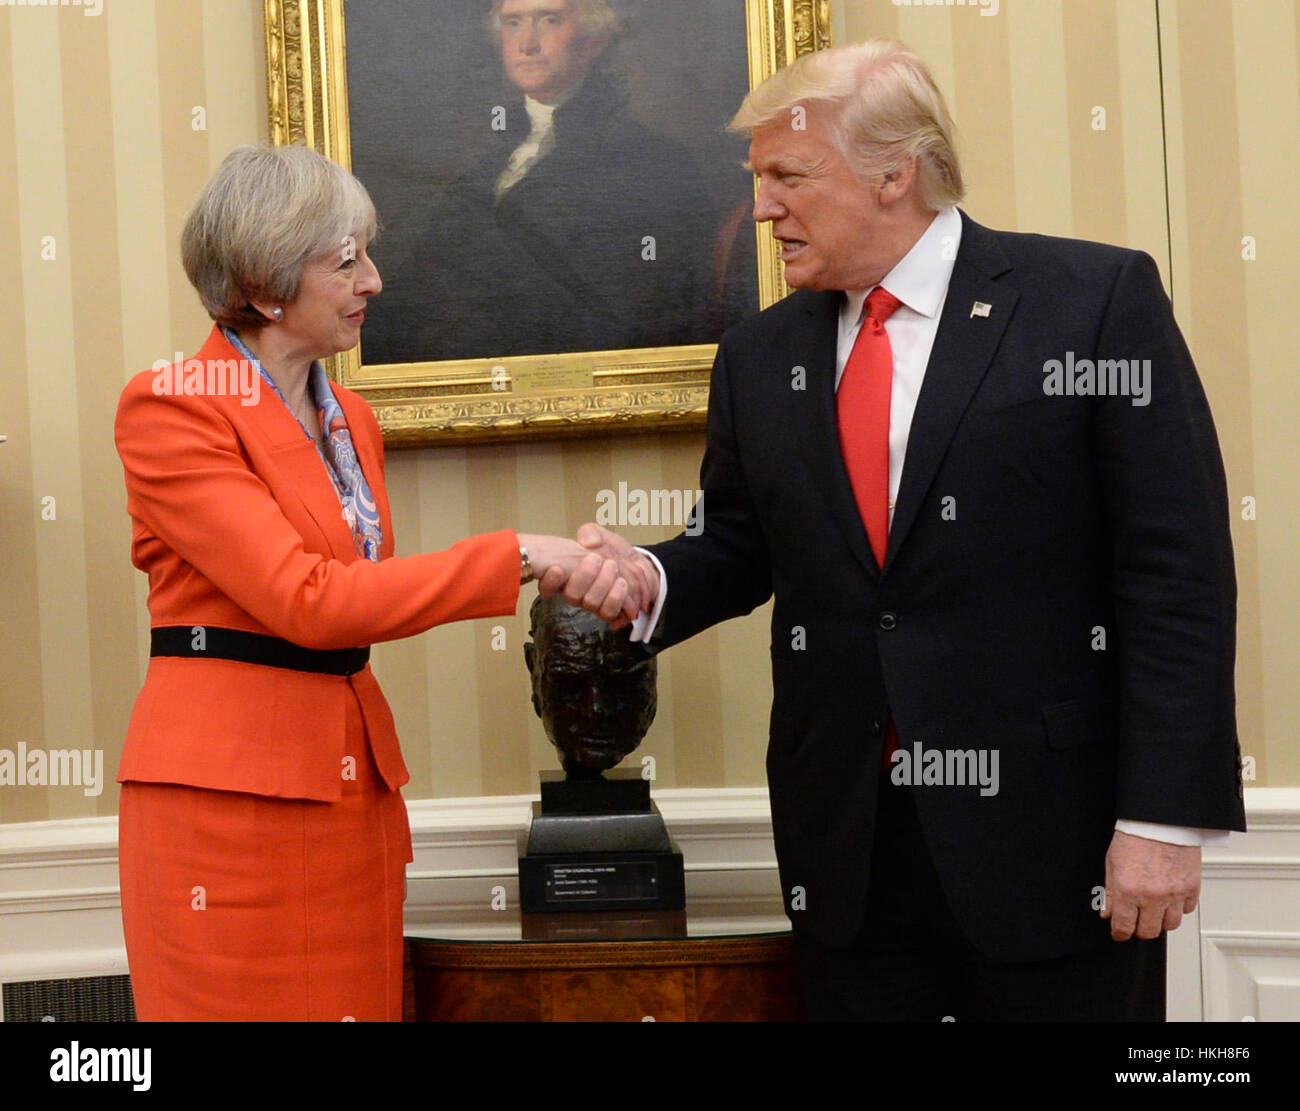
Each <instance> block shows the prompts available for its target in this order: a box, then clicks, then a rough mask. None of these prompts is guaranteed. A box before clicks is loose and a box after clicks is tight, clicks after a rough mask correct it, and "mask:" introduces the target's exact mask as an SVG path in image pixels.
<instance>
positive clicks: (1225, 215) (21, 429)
mask: <svg viewBox="0 0 1300 1111" xmlns="http://www.w3.org/2000/svg"><path fill="white" fill-rule="evenodd" d="M832 6H833V11H834V21H835V22H834V30H835V40H836V41H837V42H842V41H846V37H847V38H859V37H865V36H869V35H873V34H875V35H886V36H897V37H901V38H904V39H905V40H907V41H909V42H911V43H912V44H913V45H915V46H916V47H917V48H918V49H920V50H921V51H922V53H923V54H924V55H925V56H926V57H928V58H929V59H930V60H931V62H932V64H933V66H934V68H935V71H936V74H937V76H938V78H939V80H940V83H941V84H942V85H943V87H944V89H945V90H946V91H947V92H948V93H949V95H950V98H951V105H952V108H953V111H954V114H955V116H956V118H957V121H958V125H959V128H960V138H961V143H962V151H963V155H964V159H965V165H966V169H967V175H968V180H969V183H970V196H969V198H968V201H967V203H966V207H967V209H968V210H969V211H970V213H971V215H972V216H974V217H975V218H976V219H978V220H980V221H981V222H984V223H987V224H991V225H992V226H995V227H1004V228H1020V229H1023V230H1033V231H1040V232H1046V233H1051V234H1060V235H1075V236H1081V237H1085V238H1096V239H1103V240H1107V241H1111V242H1116V243H1124V244H1129V245H1133V246H1137V247H1141V248H1142V249H1144V250H1147V251H1149V252H1150V253H1151V254H1153V255H1154V256H1155V257H1156V259H1157V261H1158V262H1159V263H1160V264H1161V268H1162V272H1163V273H1164V275H1165V279H1166V282H1167V284H1169V285H1170V287H1171V288H1172V291H1173V296H1174V301H1175V309H1176V311H1177V313H1178V316H1179V320H1180V322H1181V323H1182V326H1183V328H1184V331H1185V333H1186V335H1187V338H1188V341H1189V344H1190V345H1191V347H1192V350H1193V353H1194V354H1195V356H1196V358H1197V364H1198V366H1199V367H1200V369H1201V373H1202V376H1203V378H1204V380H1205V383H1206V388H1207V390H1208V392H1209V394H1210V398H1211V403H1212V405H1213V407H1214V411H1215V414H1216V418H1217V422H1218V426H1219V431H1220V436H1221V439H1222V441H1223V447H1224V453H1225V457H1226V460H1227V466H1228V472H1229V483H1230V488H1231V494H1232V498H1233V501H1234V504H1235V505H1240V502H1241V499H1242V498H1243V497H1247V496H1250V497H1254V498H1255V499H1256V500H1257V505H1258V519H1257V520H1254V521H1246V520H1241V519H1240V518H1238V519H1237V520H1235V521H1234V536H1235V540H1236V548H1237V558H1238V577H1239V581H1240V594H1241V604H1240V617H1241V621H1240V642H1239V665H1238V690H1239V700H1240V723H1241V731H1242V744H1243V750H1244V751H1245V752H1246V753H1247V754H1250V755H1253V756H1255V757H1256V759H1257V761H1258V765H1259V780H1258V782H1259V783H1261V784H1266V785H1271V786H1284V785H1291V784H1297V783H1300V752H1298V751H1297V747H1296V746H1295V745H1294V744H1293V743H1292V739H1293V737H1294V736H1295V734H1296V727H1297V725H1300V696H1298V695H1297V693H1296V684H1295V683H1293V682H1291V681H1290V676H1289V675H1288V674H1287V671H1286V668H1287V665H1288V664H1289V663H1290V661H1291V659H1292V658H1293V657H1294V656H1296V655H1297V646H1298V644H1300V634H1298V633H1297V631H1296V630H1297V625H1298V624H1300V622H1297V620H1296V618H1297V616H1298V611H1300V606H1298V605H1297V594H1298V593H1300V592H1298V591H1297V588H1296V587H1295V586H1294V585H1293V584H1292V583H1291V581H1290V579H1291V576H1290V575H1289V573H1288V572H1289V568H1290V563H1291V553H1292V552H1294V551H1295V550H1296V549H1297V541H1300V536H1298V535H1297V525H1296V519H1295V515H1294V513H1293V512H1291V511H1290V505H1291V502H1292V501H1293V499H1294V497H1295V494H1296V491H1297V481H1296V477H1295V475H1296V468H1295V467H1294V465H1292V464H1291V459H1290V458H1289V456H1290V441H1289V438H1288V436H1287V433H1288V431H1289V430H1290V429H1291V428H1294V427H1295V426H1296V420H1295V418H1296V416H1297V415H1298V414H1297V412H1296V410H1297V401H1296V397H1297V391H1296V388H1295V387H1294V385H1293V384H1292V377H1293V372H1292V361H1291V360H1290V359H1289V358H1288V356H1289V354H1290V351H1289V347H1288V346H1287V344H1286V341H1287V339H1288V338H1289V337H1288V336H1286V335H1284V331H1283V329H1284V327H1286V324H1287V322H1288V308H1289V305H1287V304H1284V300H1283V299H1284V298H1289V295H1291V294H1292V293H1293V291H1294V288H1295V281H1294V278H1293V277H1292V276H1291V272H1290V270H1284V267H1286V266H1287V263H1288V256H1287V248H1288V246H1289V245H1290V244H1293V243H1295V242H1297V241H1300V204H1298V203H1297V188H1298V187H1297V182H1298V181H1300V165H1297V162H1298V161H1300V94H1298V88H1297V72H1298V67H1297V58H1298V55H1300V50H1298V46H1297V42H1298V39H1297V35H1298V31H1300V4H1297V3H1296V2H1295V0H1290V2H1284V0H1235V2H1233V0H1161V2H1160V3H1159V4H1158V5H1157V4H1156V3H1155V2H1154V0H1153V2H1146V0H1001V3H1000V5H999V10H998V14H997V15H995V16H982V15H981V14H980V9H979V8H978V7H970V8H968V7H923V6H919V5H918V6H911V5H895V4H894V3H892V2H890V0H842V2H838V3H834V4H833V5H832ZM103 7H104V14H103V15H102V16H99V17H87V16H86V15H84V14H83V12H82V11H81V9H79V8H75V7H74V8H61V9H58V10H53V9H43V8H35V9H15V8H11V7H8V6H2V7H0V152H3V154H4V155H5V157H0V229H3V232H4V235H5V241H6V242H7V243H8V244H10V245H11V246H12V251H11V253H10V254H9V256H8V260H7V261H8V265H6V266H4V267H0V304H3V305H5V306H7V307H8V310H9V311H8V313H7V315H6V317H5V325H4V329H3V334H4V340H5V346H6V349H7V350H8V351H9V352H10V353H11V354H10V357H9V358H8V359H7V360H6V362H5V364H4V366H3V368H0V381H2V382H3V387H4V388H3V391H2V392H0V399H2V400H0V434H5V435H7V436H8V437H9V442H8V443H5V444H3V445H0V521H3V525H0V561H2V565H3V566H4V567H5V569H6V572H7V574H6V578H5V581H4V585H3V588H0V590H2V593H0V644H3V645H4V662H5V667H4V673H3V674H4V677H3V680H0V748H9V749H13V748H15V747H16V745H17V744H18V742H20V741H25V742H26V743H27V744H28V745H29V746H33V745H45V746H47V747H50V748H60V747H63V748H70V747H78V748H81V747H88V746H92V745H93V746H95V747H96V748H99V749H102V751H103V752H104V763H105V768H106V772H107V775H108V777H109V778H110V779H111V777H112V774H113V772H114V770H115V769H116V765H117V759H118V755H119V753H120V746H121V737H122V734H123V732H124V729H125V724H126V720H127V717H128V715H129V712H130V707H131V703H132V701H133V699H134V696H135V693H136V691H137V690H138V688H139V684H140V682H141V680H142V676H143V672H144V664H145V655H146V652H147V628H148V621H147V615H146V613H145V610H144V589H143V588H144V583H143V576H141V575H139V574H138V573H137V572H135V571H134V570H133V569H132V568H131V567H130V565H129V561H128V554H127V547H128V540H129V528H128V524H127V519H126V516H125V512H124V496H123V493H122V481H121V470H120V464H119V462H118V460H117V457H116V454H115V452H114V450H113V445H112V429H111V425H112V414H113V410H114V406H115V402H116V397H117V393H118V391H119V390H120V388H121V385H122V383H123V382H124V381H125V380H126V378H127V377H128V376H129V375H130V374H131V373H134V372H135V371H137V370H140V369H143V368H146V367H148V366H149V365H150V364H152V363H153V361H154V360H155V359H159V358H164V357H168V358H169V357H171V356H172V355H173V353H174V352H176V351H183V352H186V353H189V352H192V351H193V350H194V349H195V347H196V346H197V344H198V343H199V341H200V340H201V339H202V337H203V336H204V335H205V334H206V331H207V327H208V325H207V321H206V318H205V316H204V314H203V313H202V311H201V309H200V308H199V306H198V303H197V301H196V299H195V298H194V296H193V294H192V292H191V291H190V289H189V287H188V284H187V283H186V281H185V278H184V275H183V273H182V272H181V269H180V265H179V261H178V259H177V257H176V256H177V251H176V242H177V236H178V233H179V227H180V223H181V221H182V220H183V218H184V215H185V212H186V210H187V208H188V206H189V204H190V203H191V202H192V200H193V199H194V197H195V195H196V194H197V192H198V190H199V188H200V187H201V185H202V183H203V181H204V180H205V179H206V177H207V175H208V174H209V173H210V171H211V169H212V167H213V166H215V164H216V163H217V162H218V161H219V160H220V158H221V157H222V155H223V154H224V153H225V152H226V151H227V150H228V149H229V148H230V147H231V146H233V145H235V144H236V143H238V142H241V141H247V140H249V139H256V138H260V137H262V136H263V135H264V134H265V126H266V125H265V121H264V110H263V103H264V96H265V78H264V74H263V54H262V50H263V47H262V38H261V4H260V3H259V2H258V0H156V2H152V3H151V2H149V0H103ZM1096 107H1102V108H1104V109H1105V110H1106V127H1105V130H1095V129H1094V127H1093V119H1094V115H1093V110H1094V108H1096ZM196 108H202V109H203V111H204V113H205V115H206V119H205V121H204V122H205V129H203V130H196V129H195V127H194V126H193V123H194V118H195V109H196ZM1245 235H1253V236H1254V237H1255V241H1256V244H1257V246H1256V250H1257V256H1258V257H1257V259H1256V260H1255V261H1249V262H1247V261H1244V260H1243V259H1242V257H1241V254H1242V247H1241V240H1242V237H1243V236H1245ZM46 236H52V237H53V245H54V253H55V257H54V258H53V259H52V260H46V259H44V258H43V257H42V251H43V248H44V247H45V246H46V245H47V242H48V241H46V240H45V239H44V237H46ZM702 447H703V439H702V437H701V436H700V435H698V434H680V435H663V436H648V437H635V438H627V437H623V438H610V439H601V440H592V441H586V442H575V443H568V444H530V445H522V446H518V447H507V446H503V447H490V446H487V447H465V448H456V449H429V450H419V451H407V452H394V453H391V454H390V456H389V471H388V476H389V477H388V484H389V492H390V495H391V496H392V499H393V503H394V514H395V518H396V529H397V533H398V546H399V552H408V553H409V552H414V551H418V550H423V549H429V548H439V547H444V546H446V545H447V544H450V543H452V542H453V541H454V540H456V539H457V538H459V537H461V536H464V535H466V534H468V533H471V532H477V531H482V530H487V529H492V528H497V527H501V526H503V525H513V526H516V527H518V528H520V529H522V530H527V531H561V532H570V531H572V529H574V528H575V527H576V526H577V525H578V524H580V523H581V522H582V521H583V520H586V519H588V518H590V517H591V516H592V514H593V512H594V508H595V504H596V493H597V491H599V490H600V489H602V488H614V487H615V486H616V485H617V483H618V482H619V481H620V480H621V481H626V482H627V483H628V484H629V485H631V486H634V487H642V488H656V487H667V488H673V489H683V488H689V489H693V488H694V486H695V484H696V472H697V469H698V463H699V457H700V454H701V451H702ZM45 497H53V498H54V499H55V503H54V513H55V516H54V519H53V520H44V519H42V499H43V498H45ZM628 534H629V535H630V536H631V538H632V539H633V540H635V541H638V542H645V541H649V540H653V539H657V538H659V537H661V536H663V535H666V531H665V530H659V529H650V528H644V529H629V530H628ZM526 621H527V616H526V606H525V607H522V608H521V613H520V615H518V616H517V617H515V618H512V619H509V620H505V621H483V622H470V623H464V624H460V625H453V626H448V627H444V628H441V629H435V630H433V631H431V632H430V633H428V634H425V635H424V636H421V637H416V638H413V639H412V640H409V641H405V642H401V643H399V644H392V645H381V646H378V647H377V648H376V650H375V667H376V671H377V672H378V673H379V674H380V677H381V679H382V681H383V683H384V685H385V689H386V690H387V692H388V695H389V698H390V701H391V702H392V703H393V706H394V710H395V712H396V714H397V718H398V724H399V728H400V729H401V732H402V736H403V743H404V748H405V751H406V754H407V759H408V762H409V764H410V766H411V771H412V775H413V780H412V783H411V785H410V786H409V787H408V788H407V789H406V795H407V797H408V798H412V799H414V798H420V797H443V796H478V795H497V794H516V793H526V792H528V791H530V790H532V789H534V784H535V782H536V773H537V771H538V770H539V769H541V768H549V767H554V766H555V761H554V758H553V755H552V750H551V749H550V747H549V745H548V744H547V742H546V740H545V737H544V735H543V734H542V732H541V728H540V724H539V723H538V722H537V720H536V719H535V718H534V716H533V714H532V711H531V708H530V706H529V704H528V683H527V676H526V673H525V671H524V668H523V662H522V650H521V646H522V643H523V640H524V639H525V634H526V628H527V626H526ZM498 625H500V626H503V627H504V633H505V643H506V650H505V651H496V650H494V647H493V645H494V641H496V642H499V641H500V637H499V636H494V629H495V627H496V626H498ZM766 637H767V630H766V612H765V611H764V612H760V613H758V614H755V615H752V616H751V617H749V618H747V619H745V620H743V621H737V622H732V623H730V624H729V625H727V626H724V627H722V628H720V629H715V630H712V631H710V632H708V633H705V634H703V635H702V636H700V637H698V638H696V639H695V640H694V641H692V642H690V643H688V644H685V645H682V646H680V647H678V648H676V649H674V650H673V651H672V652H670V653H668V654H667V655H665V656H664V657H663V659H662V660H661V670H660V682H659V687H660V708H659V716H658V718H657V720H656V722H655V724H654V726H653V728H652V730H651V733H650V735H649V737H648V738H647V740H646V742H645V744H644V745H643V747H642V749H641V750H639V753H638V755H642V754H648V755H653V756H654V757H655V758H656V761H657V765H658V767H657V771H658V783H659V784H660V785H661V786H678V787H689V786H728V787H732V786H747V785H760V784H762V783H763V749H764V744H765V737H766V723H767V710H768V705H769V700H770V694H771V689H770V683H769V679H768V674H767V650H766V644H767V640H766ZM116 797H117V796H116V789H115V788H114V787H111V786H110V787H109V788H108V789H106V790H105V791H104V793H103V794H102V795H101V796H99V797H98V798H87V797H85V796H84V795H83V794H82V792H81V791H80V790H77V789H71V788H58V789H42V788H35V787H26V788H15V787H7V788H0V821H5V822H14V821H31V820H38V819H42V818H63V817H75V816H90V815H95V814H111V813H115V812H116Z"/></svg>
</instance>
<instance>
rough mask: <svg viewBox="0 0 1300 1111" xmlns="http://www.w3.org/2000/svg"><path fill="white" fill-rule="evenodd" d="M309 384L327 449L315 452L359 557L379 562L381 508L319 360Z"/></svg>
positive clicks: (234, 342)
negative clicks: (376, 501)
mask: <svg viewBox="0 0 1300 1111" xmlns="http://www.w3.org/2000/svg"><path fill="white" fill-rule="evenodd" d="M221 332H222V334H223V335H224V336H225V337H226V339H228V340H229V341H230V343H231V346H233V347H234V348H235V350H237V351H238V352H239V353H240V354H241V355H242V356H243V357H244V358H245V359H247V360H248V361H249V362H250V363H252V364H253V366H255V367H257V372H258V373H259V374H260V375H261V376H262V381H264V382H266V383H267V385H269V386H270V387H271V389H273V390H274V391H275V395H276V397H278V398H279V399H280V400H281V401H282V402H284V407H285V408H286V409H288V410H289V413H290V415H291V416H293V418H294V420H298V416H297V414H296V413H294V411H293V409H292V407H291V406H290V405H289V403H288V401H285V397H284V394H282V393H281V392H280V387H279V386H277V385H276V384H275V380H274V379H273V378H272V377H271V376H270V375H269V374H267V373H266V370H265V369H264V368H263V366H262V364H261V363H260V362H258V361H257V357H256V356H255V355H254V354H253V353H252V352H251V351H250V350H249V349H248V347H247V345H246V344H245V343H244V342H243V340H241V339H240V338H239V336H238V335H237V334H236V333H235V332H233V331H231V330H230V329H229V328H222V329H221ZM307 385H308V388H309V389H310V390H311V395H312V401H313V402H314V404H315V407H316V416H317V418H318V419H319V420H320V427H321V432H322V433H323V434H324V437H325V449H324V450H323V451H322V450H321V448H320V446H319V445H317V447H316V452H317V454H318V455H319V456H320V459H321V462H322V463H324V464H325V473H326V474H328V475H329V479H330V482H331V483H332V484H333V486H334V492H335V494H337V495H338V499H339V505H340V506H341V507H342V509H343V519H344V520H345V521H347V523H348V528H350V529H351V530H352V542H353V544H354V545H356V549H357V554H358V555H361V556H364V557H365V558H366V559H368V560H371V561H372V562H374V563H378V562H379V549H380V547H381V546H382V545H383V541H384V530H383V526H382V525H380V523H379V507H378V506H377V505H375V499H374V497H373V495H372V494H371V493H370V485H369V483H367V482H366V476H365V475H364V474H362V472H361V462H360V460H358V459H357V452H356V449H355V448H354V447H353V446H352V433H351V432H349V431H348V422H347V419H346V418H345V417H344V416H343V408H342V406H340V405H339V402H338V398H336V397H335V396H334V391H333V390H332V389H330V381H329V376H328V375H327V374H326V373H325V368H324V367H323V366H321V364H320V362H319V360H318V361H316V362H313V363H312V364H311V371H310V372H309V374H308V379H307ZM298 427H299V428H302V432H303V435H304V436H306V437H307V439H309V440H311V441H312V443H313V444H315V443H316V438H315V437H314V436H313V435H312V434H311V433H310V432H308V431H307V429H306V428H303V425H302V422H301V421H298Z"/></svg>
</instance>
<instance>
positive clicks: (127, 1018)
mask: <svg viewBox="0 0 1300 1111" xmlns="http://www.w3.org/2000/svg"><path fill="white" fill-rule="evenodd" d="M4 1001H5V1021H6V1022H41V1021H45V1020H46V1019H47V1017H48V1018H53V1019H54V1021H55V1022H134V1021H135V1004H134V1003H133V1002H132V1000H131V977H130V976H86V977H81V978H77V979H72V980H31V981H28V982H27V983H21V984H5V985H4Z"/></svg>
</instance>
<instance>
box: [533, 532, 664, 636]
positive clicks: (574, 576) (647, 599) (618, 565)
mask: <svg viewBox="0 0 1300 1111" xmlns="http://www.w3.org/2000/svg"><path fill="white" fill-rule="evenodd" d="M519 543H520V544H522V545H523V546H524V547H525V548H526V549H527V550H528V559H529V562H530V563H532V565H533V574H534V577H535V578H536V579H537V588H538V591H539V592H540V593H541V595H542V597H544V598H547V597H550V596H551V595H552V594H559V593H562V594H563V595H564V598H565V600H566V601H567V602H569V603H570V604H571V605H575V606H581V607H582V608H583V609H585V610H589V611H590V612H591V613H594V614H596V615H597V616H598V617H601V618H603V619H604V620H606V621H608V622H609V623H610V627H611V628H613V629H622V628H623V627H624V626H627V625H630V624H632V622H633V621H635V620H636V618H637V617H638V616H639V615H640V614H641V613H643V612H644V613H649V612H650V611H651V610H653V609H654V604H655V599H657V598H658V597H659V572H658V570H657V569H656V568H655V565H654V563H653V561H651V560H650V559H649V558H647V557H646V556H645V555H644V554H643V553H641V552H638V551H637V550H636V549H635V548H634V547H632V545H631V544H629V543H628V542H627V541H626V540H624V539H623V537H621V536H619V535H618V533H616V532H610V531H609V530H608V529H604V528H601V527H600V525H594V524H585V525H583V526H582V527H581V528H580V529H578V535H577V539H576V540H567V539H564V538H562V537H559V536H544V535H540V534H538V533H520V534H519Z"/></svg>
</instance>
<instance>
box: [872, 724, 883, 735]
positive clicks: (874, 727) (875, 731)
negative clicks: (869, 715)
mask: <svg viewBox="0 0 1300 1111" xmlns="http://www.w3.org/2000/svg"><path fill="white" fill-rule="evenodd" d="M880 732H881V730H880V722H879V721H873V722H872V723H871V735H872V736H873V737H879V736H880Z"/></svg>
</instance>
